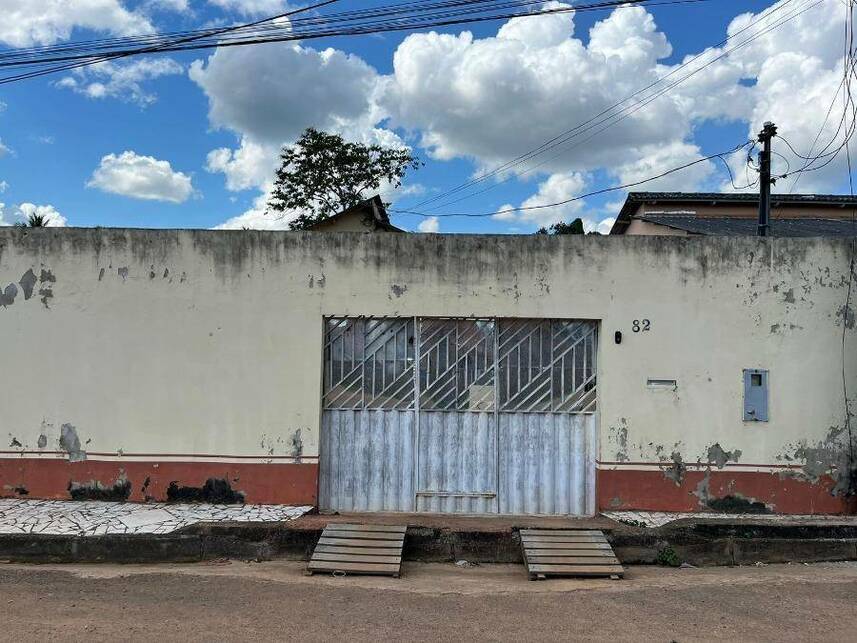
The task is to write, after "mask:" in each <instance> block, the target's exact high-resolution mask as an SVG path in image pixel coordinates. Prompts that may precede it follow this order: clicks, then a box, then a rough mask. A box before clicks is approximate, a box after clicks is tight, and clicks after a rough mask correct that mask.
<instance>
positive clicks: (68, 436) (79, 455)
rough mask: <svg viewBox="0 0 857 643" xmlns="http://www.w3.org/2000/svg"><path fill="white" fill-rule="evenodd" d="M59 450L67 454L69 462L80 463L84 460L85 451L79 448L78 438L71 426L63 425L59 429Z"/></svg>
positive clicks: (75, 430)
mask: <svg viewBox="0 0 857 643" xmlns="http://www.w3.org/2000/svg"><path fill="white" fill-rule="evenodd" d="M59 443H60V448H61V449H62V450H63V451H65V452H66V453H68V461H69V462H81V461H83V460H86V451H84V450H83V449H82V448H81V446H80V438H79V437H78V435H77V429H76V428H75V427H74V426H72V425H71V424H63V425H62V426H61V427H60V439H59Z"/></svg>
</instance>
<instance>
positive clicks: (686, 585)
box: [0, 561, 857, 642]
mask: <svg viewBox="0 0 857 643" xmlns="http://www.w3.org/2000/svg"><path fill="white" fill-rule="evenodd" d="M303 569H304V565H303V564H301V563H293V562H280V561H277V562H266V563H243V562H230V563H222V564H198V565H157V566H155V565H151V566H137V565H134V566H131V565H125V566H118V565H88V566H87V565H63V566H59V565H55V566H54V565H52V566H48V565H40V566H25V565H12V564H0V639H2V640H12V641H18V642H19V641H30V640H46V639H55V638H57V639H63V640H79V641H83V640H108V639H110V640H117V639H120V640H153V641H154V640H159V641H163V640H182V641H202V640H208V641H211V640H240V639H243V640H271V639H300V640H310V641H317V640H334V639H336V640H338V641H345V640H347V641H355V640H356V641H378V640H381V641H384V640H390V641H399V640H408V641H427V640H445V641H453V640H455V641H462V640H474V639H480V640H513V639H514V640H566V641H567V640H572V639H574V640H580V639H590V640H606V639H609V640H613V641H616V640H636V641H639V640H656V641H671V640H676V641H692V640H712V639H742V640H760V641H762V640H767V641H774V640H776V641H783V640H794V641H797V640H807V639H824V640H827V641H853V640H855V638H857V564H854V563H830V564H820V565H812V566H805V565H771V566H767V567H744V568H731V569H730V568H707V569H663V568H655V567H632V568H629V569H628V575H627V578H626V579H625V580H621V581H609V580H571V579H563V580H547V581H534V582H531V581H527V580H526V578H525V576H524V573H523V568H522V567H520V566H515V565H484V566H479V567H473V568H469V569H462V568H458V567H455V566H454V565H440V564H419V563H413V564H406V565H405V568H404V576H403V577H402V578H401V579H398V580H395V579H386V578H367V577H345V578H332V577H327V576H312V577H307V576H304V575H303Z"/></svg>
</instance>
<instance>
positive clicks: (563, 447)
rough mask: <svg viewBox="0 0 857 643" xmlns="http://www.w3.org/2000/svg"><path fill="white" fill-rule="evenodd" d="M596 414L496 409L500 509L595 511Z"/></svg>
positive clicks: (539, 511)
mask: <svg viewBox="0 0 857 643" xmlns="http://www.w3.org/2000/svg"><path fill="white" fill-rule="evenodd" d="M595 448H596V433H595V415H593V414H567V413H500V489H499V497H500V513H511V514H561V515H562V514H572V515H591V514H594V513H595Z"/></svg>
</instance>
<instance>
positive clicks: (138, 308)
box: [0, 228, 857, 463]
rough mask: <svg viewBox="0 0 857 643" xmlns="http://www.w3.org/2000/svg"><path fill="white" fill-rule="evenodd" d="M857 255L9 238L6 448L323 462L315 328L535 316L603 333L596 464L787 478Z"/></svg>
mask: <svg viewBox="0 0 857 643" xmlns="http://www.w3.org/2000/svg"><path fill="white" fill-rule="evenodd" d="M849 243H850V242H848V241H843V240H833V239H830V240H823V239H777V238H775V239H767V240H759V239H755V238H696V237H685V238H678V237H645V236H636V237H626V236H608V237H594V236H585V237H584V236H580V237H576V236H557V237H551V236H542V235H532V236H521V237H513V236H465V235H405V234H401V235H398V234H397V235H365V234H349V233H277V232H256V231H132V230H111V229H52V228H48V229H44V230H26V229H12V228H6V229H0V290H3V289H5V292H6V299H5V303H6V305H5V307H0V338H2V346H3V348H2V353H0V354H1V355H2V368H0V391H2V392H3V397H2V400H3V402H2V404H0V438H2V439H3V440H6V444H10V443H11V441H12V438H14V439H15V440H17V441H18V442H20V443H21V444H22V445H24V447H25V448H30V449H35V448H36V442H37V439H38V436H39V435H40V433H42V432H44V433H45V434H46V435H47V436H48V438H49V441H48V444H47V446H46V449H48V450H50V449H56V448H57V440H58V437H59V429H60V426H61V425H62V424H63V423H69V424H72V425H74V426H75V427H76V428H77V432H78V434H79V436H80V438H81V440H82V442H84V445H85V448H86V449H87V451H89V452H90V453H93V452H102V453H117V452H119V451H121V452H122V453H125V454H153V453H155V454H181V453H184V454H187V453H190V454H206V453H210V454H215V453H216V454H230V455H244V456H262V455H264V454H266V453H269V452H270V451H269V450H270V449H273V450H274V451H273V452H274V453H276V454H281V453H288V449H289V439H290V437H291V436H292V435H294V432H295V431H296V430H297V429H301V431H302V439H303V443H304V455H305V456H312V455H315V454H317V448H318V425H319V415H320V409H319V389H320V379H321V372H320V368H321V342H322V318H323V316H324V315H390V316H402V315H444V316H457V315H468V316H469V315H478V316H525V317H557V318H585V319H598V320H602V341H601V347H600V363H599V368H600V379H599V384H598V387H599V400H600V401H599V404H600V426H601V429H600V433H601V453H602V459H604V460H613V459H615V458H616V457H617V455H618V456H620V457H621V458H629V459H630V460H632V461H633V460H638V459H639V460H651V459H658V458H663V457H668V456H669V454H670V452H671V451H672V450H678V451H679V452H680V453H681V454H682V457H683V458H684V460H685V461H688V462H694V461H696V460H697V459H700V458H705V457H706V452H707V449H708V447H709V446H710V445H712V444H713V443H715V442H717V443H719V444H720V445H722V447H723V448H724V449H726V450H733V449H740V450H741V451H742V452H743V454H742V456H741V461H742V462H747V463H774V462H779V461H780V460H779V459H780V458H782V457H784V456H785V455H789V454H793V453H794V451H795V450H796V449H797V448H798V446H797V445H799V444H800V443H801V442H802V441H803V442H806V443H808V444H809V445H816V444H817V443H820V442H823V441H824V440H825V438H826V436H827V435H828V432H829V431H830V429H831V427H842V426H843V414H844V410H843V406H844V402H843V389H842V352H841V341H842V330H843V328H842V324H843V321H844V316H843V306H844V302H845V298H846V284H847V276H846V274H847V266H848V259H849V252H850V250H851V246H850V245H849ZM29 270H32V271H33V274H34V276H35V277H36V278H37V282H36V283H35V284H34V285H33V293H32V296H31V297H30V298H29V299H25V293H24V292H23V286H22V285H21V284H22V283H25V282H26V280H27V276H26V275H27V271H29ZM43 271H44V272H43ZM9 284H14V285H15V289H16V290H17V291H18V292H17V295H16V296H15V297H14V300H13V301H11V302H10V301H9V295H10V289H9V286H8V285H9ZM643 318H646V319H649V320H650V321H651V330H650V331H649V332H645V333H637V334H635V333H633V332H632V322H633V320H634V319H643ZM848 318H849V322H850V325H851V326H852V328H851V329H849V330H848V332H847V337H846V339H847V354H848V363H847V365H846V375H847V381H848V383H849V386H850V388H851V391H857V358H855V331H854V330H853V309H852V312H851V313H850V316H849V317H848ZM617 330H619V331H621V332H622V333H623V341H622V343H621V344H620V345H616V344H615V343H614V341H613V335H614V331H617ZM747 367H753V368H767V369H770V373H771V374H770V382H771V409H770V416H771V420H770V422H767V423H758V424H745V423H743V422H742V420H741V411H742V401H741V400H742V381H741V369H742V368H747ZM647 378H670V379H676V380H677V381H678V389H677V390H676V391H662V390H651V389H649V388H647V386H646V380H647ZM624 430H627V438H624V437H623V431H624Z"/></svg>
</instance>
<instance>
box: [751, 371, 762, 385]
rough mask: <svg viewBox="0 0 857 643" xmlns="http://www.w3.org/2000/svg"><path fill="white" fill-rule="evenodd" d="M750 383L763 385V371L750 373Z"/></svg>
mask: <svg viewBox="0 0 857 643" xmlns="http://www.w3.org/2000/svg"><path fill="white" fill-rule="evenodd" d="M750 385H751V386H761V385H762V374H761V373H751V374H750Z"/></svg>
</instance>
